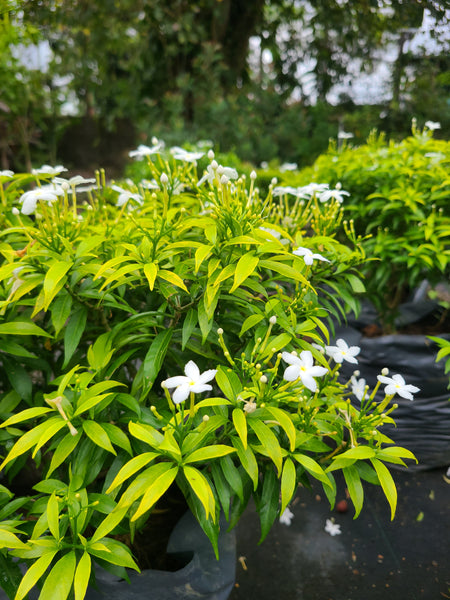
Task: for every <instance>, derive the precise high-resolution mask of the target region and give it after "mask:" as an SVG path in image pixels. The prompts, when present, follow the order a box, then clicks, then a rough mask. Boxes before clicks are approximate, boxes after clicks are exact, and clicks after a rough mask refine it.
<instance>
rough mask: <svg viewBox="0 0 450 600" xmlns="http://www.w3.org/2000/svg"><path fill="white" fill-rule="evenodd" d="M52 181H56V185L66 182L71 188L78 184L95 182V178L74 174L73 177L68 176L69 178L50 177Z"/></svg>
mask: <svg viewBox="0 0 450 600" xmlns="http://www.w3.org/2000/svg"><path fill="white" fill-rule="evenodd" d="M52 182H53V183H56V184H58V185H63V184H64V183H68V184H69V186H70V187H71V188H74V187H77V186H79V185H84V184H89V183H96V180H95V179H94V178H93V177H90V178H86V177H83V176H82V175H74V176H73V177H70V179H64V177H54V178H53V179H52Z"/></svg>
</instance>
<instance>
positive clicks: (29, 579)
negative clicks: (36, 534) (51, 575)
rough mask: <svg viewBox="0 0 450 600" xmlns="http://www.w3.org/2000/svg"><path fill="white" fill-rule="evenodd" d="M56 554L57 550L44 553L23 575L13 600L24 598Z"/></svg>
mask: <svg viewBox="0 0 450 600" xmlns="http://www.w3.org/2000/svg"><path fill="white" fill-rule="evenodd" d="M57 552H58V550H57V549H53V550H50V551H49V552H46V553H45V554H43V555H42V556H41V557H40V558H38V560H37V561H36V562H35V563H33V564H32V565H31V566H30V567H29V568H28V569H27V571H26V572H25V575H24V576H23V577H22V581H21V582H20V585H19V587H18V589H17V593H16V595H15V598H14V600H23V598H25V596H26V595H27V594H28V592H29V591H30V590H31V588H33V587H34V586H35V585H36V583H37V582H38V581H39V579H40V578H41V577H42V575H43V574H44V573H45V571H46V570H47V568H48V566H49V564H50V563H51V562H52V560H53V557H54V556H55V554H56V553H57Z"/></svg>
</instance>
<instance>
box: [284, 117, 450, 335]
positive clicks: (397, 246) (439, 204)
mask: <svg viewBox="0 0 450 600" xmlns="http://www.w3.org/2000/svg"><path fill="white" fill-rule="evenodd" d="M436 125H437V124H436V123H432V122H428V123H427V124H426V126H425V128H424V130H423V131H419V130H418V129H417V128H416V126H415V125H414V124H413V135H412V136H410V137H408V138H406V139H405V140H403V141H402V142H401V143H397V144H394V143H387V142H386V141H385V139H384V137H383V136H382V135H380V136H376V135H372V136H371V137H370V138H369V140H368V142H367V144H366V145H363V146H360V147H358V148H352V147H350V146H344V147H343V148H342V149H337V148H336V147H335V146H331V147H330V149H329V151H328V152H327V153H326V154H323V155H321V156H320V157H319V158H318V159H317V161H316V163H315V164H314V166H313V167H311V168H306V169H305V170H304V171H302V172H301V173H299V174H297V175H291V176H290V177H285V181H286V182H287V183H288V184H289V185H290V186H294V187H297V186H304V185H305V184H308V183H309V181H311V179H314V180H315V181H318V182H323V181H325V182H327V183H329V184H330V186H331V187H333V186H339V185H342V188H344V189H345V190H346V191H348V192H350V196H349V197H348V198H345V202H344V204H343V205H344V214H345V216H346V218H347V219H352V220H353V222H354V227H355V230H356V232H357V234H359V235H361V236H363V237H364V239H363V240H362V244H363V247H364V249H365V251H366V253H367V255H368V256H370V257H371V259H372V260H371V261H370V262H367V263H366V264H365V265H364V266H363V269H362V272H363V274H364V275H365V283H366V287H367V294H368V296H369V298H370V300H371V301H372V302H373V303H374V305H375V307H376V308H377V310H378V312H379V315H380V317H381V319H382V320H383V321H384V323H385V324H387V325H391V326H392V323H393V320H394V318H395V316H396V312H397V309H398V306H399V304H400V303H401V302H404V301H405V300H406V299H407V296H408V295H409V294H410V293H411V292H412V291H413V290H414V289H415V288H416V287H417V286H418V285H419V284H420V283H421V282H422V281H423V280H424V279H426V280H428V281H429V283H430V284H431V285H435V284H437V283H439V282H440V281H447V280H448V278H449V268H450V267H449V265H450V246H449V241H448V240H449V239H450V215H449V211H448V206H449V197H450V176H449V173H450V170H449V168H448V167H449V161H450V142H448V141H442V140H435V139H433V129H434V128H436ZM321 197H322V198H323V194H322V196H321ZM335 197H336V196H335Z"/></svg>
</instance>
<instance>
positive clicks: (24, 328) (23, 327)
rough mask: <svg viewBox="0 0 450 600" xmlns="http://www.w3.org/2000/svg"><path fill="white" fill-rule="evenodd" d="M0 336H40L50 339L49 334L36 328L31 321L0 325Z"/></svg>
mask: <svg viewBox="0 0 450 600" xmlns="http://www.w3.org/2000/svg"><path fill="white" fill-rule="evenodd" d="M0 335H40V336H44V337H51V335H50V334H49V333H47V332H46V331H44V330H43V329H41V328H40V327H38V326H37V325H35V324H34V323H33V321H10V322H9V323H2V324H1V325H0Z"/></svg>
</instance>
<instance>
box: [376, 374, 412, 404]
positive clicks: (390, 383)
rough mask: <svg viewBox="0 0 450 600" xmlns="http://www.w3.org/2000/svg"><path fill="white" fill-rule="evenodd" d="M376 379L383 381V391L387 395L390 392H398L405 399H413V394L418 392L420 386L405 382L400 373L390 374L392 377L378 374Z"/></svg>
mask: <svg viewBox="0 0 450 600" xmlns="http://www.w3.org/2000/svg"><path fill="white" fill-rule="evenodd" d="M377 379H378V381H379V382H381V383H385V384H386V387H385V388H384V393H385V394H386V395H387V396H390V395H391V394H398V395H399V396H401V397H402V398H406V400H414V397H413V394H415V393H416V392H420V388H418V387H416V386H415V385H410V384H407V383H406V382H405V380H404V379H403V377H402V376H401V375H398V374H397V375H392V377H385V376H384V375H378V376H377Z"/></svg>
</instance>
